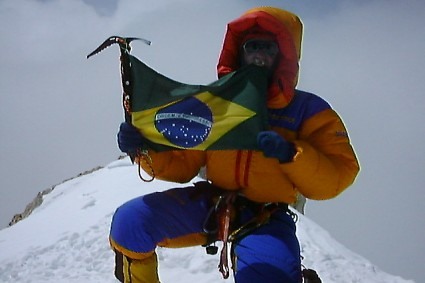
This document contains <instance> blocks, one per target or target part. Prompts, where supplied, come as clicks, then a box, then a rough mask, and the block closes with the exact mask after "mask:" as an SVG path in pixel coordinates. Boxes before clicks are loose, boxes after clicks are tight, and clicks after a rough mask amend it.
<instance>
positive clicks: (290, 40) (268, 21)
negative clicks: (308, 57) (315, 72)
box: [217, 7, 302, 108]
mask: <svg viewBox="0 0 425 283" xmlns="http://www.w3.org/2000/svg"><path fill="white" fill-rule="evenodd" d="M265 31H267V32H266V33H265ZM252 37H266V38H269V37H272V38H274V39H275V40H276V42H277V43H278V45H279V50H280V56H279V62H278V65H277V67H276V69H275V72H274V74H273V78H272V82H271V84H270V86H269V92H268V99H267V101H268V107H270V108H281V107H284V106H286V105H287V104H288V103H289V102H290V101H291V99H292V97H293V96H294V89H295V86H296V84H297V80H298V61H299V59H300V54H301V37H302V23H301V21H300V19H299V18H298V17H297V16H296V15H294V14H292V13H290V12H287V11H284V10H281V9H278V8H272V7H260V8H254V9H251V10H249V11H248V12H246V13H245V14H244V15H242V16H241V17H239V18H237V19H236V20H234V21H232V22H230V23H229V24H228V25H227V32H226V35H225V37H224V42H223V48H222V50H221V54H220V58H219V61H218V65H217V72H218V76H219V77H221V76H223V75H226V74H228V73H230V72H233V71H235V70H237V69H238V68H239V67H240V54H239V53H240V50H241V45H242V44H243V43H244V42H245V41H246V39H248V38H252Z"/></svg>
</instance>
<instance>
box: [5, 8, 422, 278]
mask: <svg viewBox="0 0 425 283" xmlns="http://www.w3.org/2000/svg"><path fill="white" fill-rule="evenodd" d="M258 3H259V2H258V1H254V0H248V1H226V0H215V1H208V0H203V1H202V0H196V1H195V0H143V1H139V2H137V1H130V0H120V1H113V0H110V1H100V0H81V1H67V0H46V1H31V0H14V1H7V0H4V1H1V0H0V34H1V36H2V44H0V62H1V64H0V92H1V93H0V132H1V137H2V138H1V140H0V144H1V146H0V187H1V188H2V190H0V215H1V219H0V225H1V226H4V225H6V222H7V221H8V220H9V219H10V218H11V216H12V215H11V214H12V213H15V212H18V211H19V210H23V207H24V205H25V204H26V203H28V202H29V200H30V199H31V198H32V197H33V196H34V195H35V194H36V193H37V192H38V191H41V190H43V189H45V188H46V187H49V186H51V185H53V184H55V183H59V182H60V181H62V180H63V179H65V178H69V177H71V176H74V175H76V174H78V173H80V172H81V171H84V170H86V169H90V168H91V167H95V166H97V165H102V164H106V163H109V162H110V161H111V160H113V159H115V158H116V157H117V156H118V155H119V154H120V152H119V151H118V149H117V147H116V141H115V136H116V131H117V127H118V125H119V123H120V122H121V121H122V119H123V117H122V116H123V114H122V110H121V106H120V105H121V86H120V78H119V61H118V56H119V51H118V49H117V47H111V48H109V49H107V50H105V51H104V52H102V53H101V54H99V55H97V56H95V57H93V58H91V59H90V60H86V55H87V54H88V53H89V52H91V51H92V50H93V49H94V48H95V47H97V45H98V44H100V43H101V42H102V41H103V40H105V39H106V38H107V37H109V36H111V35H123V36H140V37H145V38H147V39H149V40H152V41H153V44H152V46H146V45H143V44H140V43H134V44H133V54H135V55H136V56H138V57H139V58H141V59H142V60H144V61H146V62H147V63H148V64H149V65H151V66H152V67H154V68H155V69H156V70H158V71H160V72H161V73H164V74H166V75H168V76H169V77H171V78H175V79H177V80H181V81H184V82H188V83H208V82H210V81H212V80H214V79H215V77H216V75H215V66H216V61H217V58H218V53H219V50H220V48H221V43H222V38H223V34H224V31H225V25H226V23H227V22H228V21H229V20H232V19H234V18H235V17H237V16H239V15H240V14H241V13H242V12H244V11H245V10H246V9H248V8H250V7H253V6H256V5H258ZM261 5H277V6H281V7H283V6H284V7H285V8H287V9H289V10H291V11H294V12H295V13H297V14H299V15H300V16H301V18H302V20H303V22H304V24H305V36H304V45H303V56H302V57H303V58H302V61H301V77H300V83H299V87H300V88H301V89H304V90H307V91H312V92H315V93H317V94H319V95H321V96H323V97H324V98H325V99H327V100H329V102H330V103H331V104H332V105H333V106H334V108H335V109H336V110H337V111H338V112H339V113H341V115H342V117H343V119H344V121H345V122H346V124H347V126H348V129H349V132H350V134H351V138H352V141H353V143H354V145H355V148H356V151H357V153H358V154H359V158H360V162H361V164H362V172H361V175H360V176H359V178H358V181H357V183H356V184H355V185H354V186H353V187H352V188H350V189H349V190H347V192H346V193H344V194H343V195H342V196H341V197H339V198H338V199H337V200H335V201H330V202H326V203H323V204H322V203H315V202H310V203H309V204H308V205H307V213H310V214H311V216H312V217H313V219H314V220H315V221H317V222H318V223H319V224H321V225H323V226H324V227H325V228H326V229H328V230H330V231H331V233H332V234H333V235H335V236H336V237H337V238H338V239H339V240H341V241H342V242H343V243H344V244H346V245H347V246H350V247H354V248H353V249H354V250H356V251H359V252H360V251H361V252H362V253H363V254H364V255H365V256H367V257H369V258H370V259H371V260H372V261H375V260H376V261H379V262H377V263H378V265H379V264H382V265H384V264H385V266H391V269H393V270H401V268H403V272H405V274H410V273H413V272H414V270H408V269H409V268H412V269H413V268H414V265H412V264H409V265H406V266H398V267H397V266H396V264H397V260H396V259H394V260H392V261H391V259H390V258H389V257H385V256H382V255H383V254H386V253H387V251H388V249H389V248H391V249H392V248H394V251H397V252H399V253H400V257H406V258H409V260H407V261H406V262H411V261H412V260H411V259H412V258H420V255H419V254H418V249H414V247H413V246H414V245H415V244H416V243H418V242H420V241H421V240H420V239H419V238H418V237H419V235H422V234H423V233H424V232H425V231H423V229H424V228H422V227H410V226H409V221H406V219H414V218H415V217H418V216H417V215H422V214H423V213H422V214H421V213H417V212H415V213H414V214H413V210H420V209H422V203H423V202H424V201H425V200H424V194H423V193H422V188H423V181H422V176H421V174H422V172H421V170H423V168H424V167H425V157H424V151H423V150H422V144H424V142H425V140H424V139H425V135H424V134H423V131H422V130H421V129H422V122H423V121H425V119H424V118H425V117H424V111H423V105H424V104H425V101H424V99H425V96H424V95H423V94H424V93H425V89H424V84H423V77H424V71H423V66H424V65H425V62H424V60H425V57H424V56H422V53H423V50H425V48H424V47H425V46H424V45H425V34H424V33H425V30H424V29H423V26H424V19H423V15H424V14H425V13H424V12H425V4H424V2H423V1H420V0H406V1H397V0H374V1H365V0H359V1H348V0H347V1H339V2H338V3H337V4H336V3H335V1H331V0H323V2H322V1H321V2H320V3H318V2H317V1H282V0H274V1H261ZM205 11H207V12H205ZM51 164H55V166H53V167H52V166H51ZM122 189H125V188H117V190H122ZM141 193H143V192H142V191H141ZM421 211H423V210H421ZM336 212H337V213H336ZM388 215H390V217H391V221H392V222H390V223H387V222H385V224H386V225H382V223H383V221H384V220H383V219H387V218H386V217H388ZM418 222H419V220H418ZM395 224H397V225H399V226H400V227H401V228H400V229H396V230H397V231H394V230H395V229H394V226H397V225H395ZM421 229H422V230H421ZM398 230H400V231H398ZM347 231H348V232H347ZM406 231H416V232H415V233H407V232H406ZM396 232H397V233H396ZM399 232H400V233H399ZM406 234H408V237H409V239H408V240H406V239H405V237H407V236H406ZM388 235H391V236H392V237H393V239H395V240H394V241H393V242H391V239H389V240H388V241H387V238H388ZM384 240H385V241H384ZM395 241H397V243H399V244H398V245H397V247H393V246H394V242H395ZM369 246H373V247H374V248H373V249H370V248H369V249H368V248H367V247H369ZM396 249H397V250H396ZM407 251H408V252H409V254H407V253H406V252H407ZM372 252H373V253H374V254H371V256H369V254H366V253H372ZM418 262H420V259H419V260H418ZM388 268H389V267H388ZM388 268H387V270H389V269H388Z"/></svg>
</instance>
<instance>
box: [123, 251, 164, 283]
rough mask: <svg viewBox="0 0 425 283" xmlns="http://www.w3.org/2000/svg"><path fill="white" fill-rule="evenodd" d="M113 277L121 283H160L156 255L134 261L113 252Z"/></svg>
mask: <svg viewBox="0 0 425 283" xmlns="http://www.w3.org/2000/svg"><path fill="white" fill-rule="evenodd" d="M115 277H116V278H117V279H118V280H119V281H120V282H122V283H160V282H159V278H158V259H157V256H156V253H153V254H152V255H151V256H149V257H148V258H145V259H142V260H136V259H131V258H129V257H126V256H124V255H123V254H122V253H120V252H118V251H115Z"/></svg>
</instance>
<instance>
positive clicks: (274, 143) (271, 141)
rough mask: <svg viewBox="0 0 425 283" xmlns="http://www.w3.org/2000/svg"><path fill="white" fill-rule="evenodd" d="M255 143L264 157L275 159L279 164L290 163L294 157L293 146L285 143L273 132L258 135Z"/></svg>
mask: <svg viewBox="0 0 425 283" xmlns="http://www.w3.org/2000/svg"><path fill="white" fill-rule="evenodd" d="M257 143H258V146H259V147H260V149H261V150H262V151H263V153H264V156H266V157H273V158H277V159H278V160H279V162H280V163H286V162H290V161H292V158H293V157H294V155H295V146H294V144H292V143H290V142H288V141H286V140H285V139H284V138H283V137H281V136H280V135H279V134H278V133H276V132H273V131H264V132H260V133H258V135H257Z"/></svg>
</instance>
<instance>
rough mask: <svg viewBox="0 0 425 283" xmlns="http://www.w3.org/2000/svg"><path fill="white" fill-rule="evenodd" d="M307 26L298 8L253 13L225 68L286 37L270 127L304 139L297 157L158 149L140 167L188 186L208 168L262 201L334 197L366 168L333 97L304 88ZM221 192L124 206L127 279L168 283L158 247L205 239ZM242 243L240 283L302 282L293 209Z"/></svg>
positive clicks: (230, 34) (120, 250)
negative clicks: (251, 48)
mask: <svg viewBox="0 0 425 283" xmlns="http://www.w3.org/2000/svg"><path fill="white" fill-rule="evenodd" d="M302 28H303V27H302V23H301V21H300V20H299V18H298V17H297V16H296V15H294V14H292V13H290V12H287V11H284V10H281V9H278V8H273V7H260V8H254V9H251V10H249V11H247V12H246V13H245V14H243V15H242V16H241V17H239V18H237V19H236V20H234V21H232V22H230V23H229V24H228V26H227V32H226V34H225V37H224V42H223V47H222V50H221V54H220V57H219V61H218V65H217V71H218V76H219V77H221V76H223V75H226V74H228V73H230V72H233V71H235V70H237V69H238V68H239V67H241V59H240V52H241V46H242V44H243V43H244V42H246V41H247V40H249V39H250V38H267V39H268V38H272V39H273V40H275V41H276V42H277V44H278V46H279V54H278V56H279V57H278V61H277V65H276V66H275V69H274V73H273V75H272V76H271V78H270V83H269V88H268V93H267V107H268V115H269V121H268V123H269V130H271V131H275V132H277V133H278V134H279V135H281V136H282V137H283V138H284V139H285V140H287V141H289V142H291V143H293V144H294V146H295V150H296V153H295V155H294V157H293V159H292V160H291V161H290V162H286V163H280V162H279V160H277V159H275V158H267V157H265V156H264V154H263V152H261V151H254V150H219V151H205V152H204V151H194V150H176V151H167V152H155V151H153V150H149V156H150V158H151V160H152V162H151V163H150V164H146V162H144V161H143V160H142V159H140V160H139V163H140V166H141V167H142V168H143V169H144V170H145V171H146V172H147V173H148V174H151V173H152V171H153V172H154V173H155V177H156V178H158V179H162V180H166V181H171V182H178V183H186V182H189V181H190V180H192V179H193V178H194V177H195V176H196V175H197V174H198V173H199V170H200V168H202V167H205V168H206V178H207V180H208V181H209V182H210V183H211V184H213V185H214V186H216V187H219V188H220V189H221V190H223V191H237V192H238V193H239V194H240V195H242V196H243V197H244V198H246V199H248V200H249V201H252V202H255V203H285V204H291V203H294V202H295V201H296V199H297V195H298V194H301V195H303V196H305V197H306V198H309V199H314V200H325V199H330V198H333V197H336V196H337V195H339V194H340V193H341V192H342V191H343V190H344V189H346V188H347V187H348V186H349V185H351V184H352V183H353V182H354V180H355V177H356V175H357V174H358V171H359V164H358V161H357V158H356V155H355V153H354V150H353V148H352V146H351V144H350V140H349V137H348V134H347V131H346V128H345V126H344V124H343V122H342V120H341V118H340V117H339V115H338V114H337V113H336V112H335V111H334V110H333V109H332V108H331V106H330V105H329V104H328V103H327V102H326V101H325V100H324V99H322V98H320V97H319V96H317V95H315V94H312V93H309V92H305V91H301V90H298V89H296V84H297V80H298V71H299V59H300V56H301V38H302ZM199 190H201V191H199ZM200 192H201V193H200ZM194 195H196V197H193V196H194ZM213 195H214V193H213V192H211V191H210V190H205V191H202V189H197V188H196V187H195V186H190V187H184V188H175V189H170V190H169V191H166V192H160V193H154V194H149V195H146V196H142V197H140V198H136V199H134V200H131V201H129V202H127V203H125V204H123V205H122V206H121V207H119V208H118V209H117V211H116V213H115V215H114V217H113V221H112V225H111V234H110V243H111V246H112V248H113V249H114V251H115V252H116V253H117V271H116V272H117V273H118V275H117V277H118V278H120V280H122V282H159V278H158V273H157V259H156V254H155V248H156V247H157V246H164V247H185V246H194V245H201V244H205V243H206V242H207V235H206V233H205V232H204V231H203V225H204V222H205V219H206V217H207V214H208V211H209V210H210V208H211V205H212V202H211V200H212V198H213ZM250 213H252V212H249V211H247V212H244V214H243V215H244V216H243V217H246V218H249V214H250ZM234 245H235V248H234V254H235V266H234V277H235V281H236V282H239V283H246V282H301V263H300V251H299V244H298V240H297V238H296V236H295V223H294V221H293V219H292V218H291V216H290V215H289V214H288V213H287V211H283V210H282V211H277V212H276V213H274V214H273V215H272V216H271V217H270V219H269V221H268V222H267V223H266V224H265V225H263V226H261V227H260V228H258V229H256V230H255V231H253V232H252V233H250V234H249V235H247V236H245V237H244V238H243V239H241V240H239V241H238V242H236V243H234Z"/></svg>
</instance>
